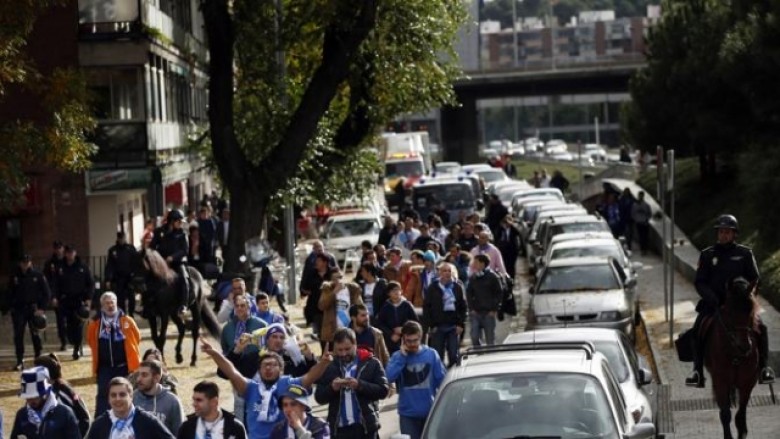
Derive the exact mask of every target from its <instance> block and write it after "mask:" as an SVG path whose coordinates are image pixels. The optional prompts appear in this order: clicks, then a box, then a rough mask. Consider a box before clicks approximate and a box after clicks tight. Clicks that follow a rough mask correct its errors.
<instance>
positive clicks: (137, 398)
mask: <svg viewBox="0 0 780 439" xmlns="http://www.w3.org/2000/svg"><path fill="white" fill-rule="evenodd" d="M161 378H162V365H161V364H160V362H158V361H156V360H147V361H144V362H142V363H141V365H140V366H139V367H138V381H137V386H138V388H137V389H136V390H135V392H133V405H135V406H136V407H138V408H140V409H142V410H145V411H147V412H149V414H151V415H152V416H154V417H155V418H157V419H159V420H160V422H162V423H163V425H165V427H166V428H167V429H168V431H170V432H171V433H176V432H178V431H179V427H181V422H182V418H183V417H184V412H183V411H182V408H181V401H179V398H178V397H177V396H176V395H174V394H173V393H171V392H170V391H168V389H167V388H165V387H163V386H162V385H161V384H160V379H161Z"/></svg>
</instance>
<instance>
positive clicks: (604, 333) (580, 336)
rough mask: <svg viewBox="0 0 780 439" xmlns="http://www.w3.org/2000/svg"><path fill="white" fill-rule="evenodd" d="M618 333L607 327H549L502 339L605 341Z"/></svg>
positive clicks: (617, 335) (506, 341) (509, 341)
mask: <svg viewBox="0 0 780 439" xmlns="http://www.w3.org/2000/svg"><path fill="white" fill-rule="evenodd" d="M619 335H620V332H619V331H617V330H615V329H608V328H587V327H578V328H549V329H537V330H532V331H526V332H516V333H514V334H509V335H507V336H506V339H504V343H531V342H533V341H534V340H536V341H539V342H541V343H545V342H548V341H579V340H587V341H605V340H616V339H617V338H618V337H619Z"/></svg>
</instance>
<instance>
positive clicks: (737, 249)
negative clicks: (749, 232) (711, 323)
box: [685, 215, 769, 387]
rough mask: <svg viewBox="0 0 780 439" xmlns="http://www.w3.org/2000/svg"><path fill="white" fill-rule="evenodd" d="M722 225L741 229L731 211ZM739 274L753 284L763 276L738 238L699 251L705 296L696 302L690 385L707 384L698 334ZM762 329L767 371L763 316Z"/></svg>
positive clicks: (699, 285)
mask: <svg viewBox="0 0 780 439" xmlns="http://www.w3.org/2000/svg"><path fill="white" fill-rule="evenodd" d="M720 228H725V229H732V230H734V231H735V233H736V231H737V230H738V226H737V220H736V218H734V217H733V216H731V215H722V216H721V217H719V218H718V220H717V221H716V223H715V229H720ZM738 277H742V278H744V279H745V280H747V281H748V282H749V283H750V286H751V288H754V287H755V286H756V285H758V281H759V279H760V276H759V273H758V266H757V264H756V258H755V256H753V251H752V250H751V249H750V248H749V247H746V246H744V245H741V244H737V243H735V242H730V243H727V244H721V243H718V244H715V245H713V246H712V247H708V248H706V249H704V250H703V251H702V252H701V253H700V254H699V264H698V268H697V269H696V278H695V280H694V286H695V287H696V292H697V293H698V294H699V296H701V300H699V303H698V304H696V312H698V313H699V315H698V316H697V317H696V322H695V323H694V326H693V331H694V334H696V335H697V337H696V338H695V340H696V343H695V346H694V352H695V359H694V374H693V375H691V376H690V377H688V378H687V379H686V380H685V383H686V384H687V385H689V386H696V387H703V385H704V375H703V366H704V340H703V339H702V338H700V337H698V334H699V327H700V326H701V322H702V320H703V319H704V318H705V317H707V316H710V315H713V314H715V313H716V312H717V311H718V309H720V307H721V306H722V305H723V304H724V303H725V301H726V288H727V285H728V284H729V282H731V281H732V280H734V279H736V278H738ZM759 331H760V334H759V346H758V350H759V366H760V369H762V371H763V370H764V369H765V368H766V360H767V357H768V353H769V352H768V351H769V341H768V337H767V328H766V326H765V325H764V323H763V322H761V321H760V320H759ZM696 374H698V376H696ZM762 375H763V372H762ZM697 378H698V379H697Z"/></svg>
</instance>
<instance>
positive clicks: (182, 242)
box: [151, 209, 190, 317]
mask: <svg viewBox="0 0 780 439" xmlns="http://www.w3.org/2000/svg"><path fill="white" fill-rule="evenodd" d="M183 220H184V214H183V213H182V212H181V211H180V210H178V209H173V210H171V211H170V212H168V217H167V221H166V229H165V230H164V231H163V232H162V233H160V234H159V235H157V236H155V239H153V240H152V244H151V247H152V249H154V250H157V252H159V253H160V256H162V257H163V258H165V260H166V262H168V266H170V267H171V269H173V270H174V271H176V273H177V274H178V275H179V277H178V279H177V280H176V282H177V287H178V289H179V299H180V303H181V305H180V306H179V315H180V316H182V317H184V316H185V315H186V314H187V302H188V298H189V293H190V291H189V279H190V276H189V274H188V272H187V253H188V252H189V248H190V246H189V243H188V242H187V234H186V233H184V229H183V228H182V221H183Z"/></svg>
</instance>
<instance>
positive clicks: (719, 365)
mask: <svg viewBox="0 0 780 439" xmlns="http://www.w3.org/2000/svg"><path fill="white" fill-rule="evenodd" d="M757 311H758V303H757V301H756V299H755V297H754V296H753V288H752V286H751V285H750V283H749V282H748V281H747V280H745V279H744V278H741V277H739V278H736V279H734V280H733V281H732V282H730V283H729V286H728V288H727V292H726V301H725V304H724V305H723V306H722V307H721V309H720V311H719V312H718V313H716V314H715V315H714V316H713V317H712V321H711V324H710V325H709V326H710V330H709V331H708V334H707V337H706V342H705V343H706V354H705V365H706V366H707V370H708V371H709V372H710V375H711V376H712V390H713V393H714V395H715V402H716V403H717V404H718V407H719V408H720V423H721V424H722V425H723V437H724V439H733V436H732V435H731V405H732V404H731V395H732V394H733V393H736V395H737V403H738V409H737V414H736V415H735V417H734V423H735V424H736V426H737V435H738V438H739V439H744V438H746V437H747V433H748V429H747V405H748V402H749V401H750V394H751V392H752V391H753V387H755V385H756V382H757V381H758V373H759V368H758V323H759V319H758V313H757Z"/></svg>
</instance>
